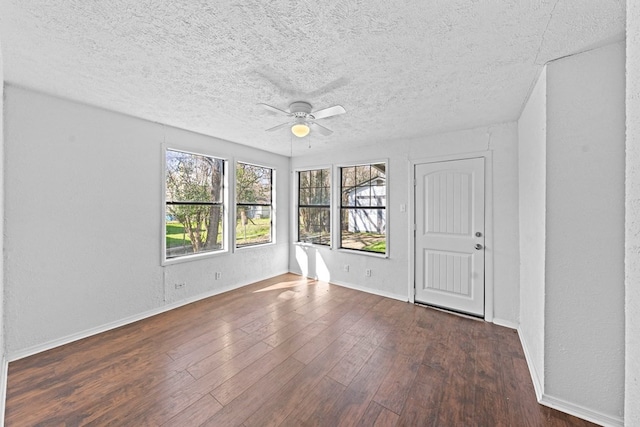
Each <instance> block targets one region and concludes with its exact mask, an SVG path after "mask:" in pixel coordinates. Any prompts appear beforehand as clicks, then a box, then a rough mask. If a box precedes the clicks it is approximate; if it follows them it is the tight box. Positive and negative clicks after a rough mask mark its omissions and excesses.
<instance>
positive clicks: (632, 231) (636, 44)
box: [624, 1, 640, 426]
mask: <svg viewBox="0 0 640 427" xmlns="http://www.w3.org/2000/svg"><path fill="white" fill-rule="evenodd" d="M625 239H626V258H625V269H626V271H625V273H626V280H625V281H626V357H625V362H626V363H625V369H626V373H625V379H626V383H625V405H624V411H625V421H626V424H627V425H629V426H638V425H640V405H639V404H638V402H640V3H638V2H634V1H629V2H627V162H626V232H625Z"/></svg>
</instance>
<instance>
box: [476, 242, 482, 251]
mask: <svg viewBox="0 0 640 427" xmlns="http://www.w3.org/2000/svg"><path fill="white" fill-rule="evenodd" d="M474 247H475V248H476V250H477V251H479V250H480V249H482V245H481V244H480V243H476V245H475V246H474Z"/></svg>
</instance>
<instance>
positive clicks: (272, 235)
mask: <svg viewBox="0 0 640 427" xmlns="http://www.w3.org/2000/svg"><path fill="white" fill-rule="evenodd" d="M239 163H242V164H245V165H249V166H255V167H259V168H264V169H269V171H270V172H271V179H270V185H271V191H270V195H271V200H270V202H271V203H270V204H266V203H244V202H242V203H239V202H238V182H237V176H238V175H237V174H238V164H239ZM233 183H234V185H233V206H234V210H233V224H234V226H233V231H232V234H233V236H232V240H233V249H234V250H244V249H249V248H258V247H263V246H268V245H275V244H276V217H275V215H276V168H275V167H273V166H269V165H263V164H258V163H255V162H250V161H244V160H237V159H235V160H234V162H233ZM238 206H269V219H270V226H269V241H268V242H263V243H250V244H245V245H238V238H237V224H238V223H237V221H238Z"/></svg>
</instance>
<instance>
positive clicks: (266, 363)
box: [5, 274, 593, 427]
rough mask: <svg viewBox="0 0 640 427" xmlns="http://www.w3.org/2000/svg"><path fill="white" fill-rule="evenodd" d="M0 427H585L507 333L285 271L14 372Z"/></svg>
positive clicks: (17, 366)
mask: <svg viewBox="0 0 640 427" xmlns="http://www.w3.org/2000/svg"><path fill="white" fill-rule="evenodd" d="M5 422H6V425H7V426H36V425H37V426H54V425H55V426H58V425H67V426H79V425H117V426H246V427H250V426H316V425H317V426H589V425H593V424H590V423H588V422H586V421H583V420H580V419H578V418H575V417H572V416H569V415H566V414H563V413H561V412H558V411H554V410H552V409H549V408H546V407H543V406H540V405H538V404H537V402H536V399H535V394H534V390H533V385H532V383H531V379H530V376H529V373H528V370H527V364H526V361H525V359H524V356H523V353H522V348H521V346H520V342H519V339H518V336H517V334H516V332H515V331H513V330H510V329H507V328H502V327H499V326H496V325H493V324H489V323H485V322H482V321H478V320H472V319H466V318H462V317H459V316H454V315H451V314H448V313H444V312H441V311H437V310H433V309H429V308H425V307H419V306H414V305H411V304H408V303H404V302H400V301H395V300H392V299H388V298H383V297H380V296H376V295H370V294H367V293H363V292H358V291H355V290H351V289H347V288H343V287H339V286H335V285H329V284H327V283H321V282H316V281H312V280H307V279H303V278H301V277H300V276H296V275H293V274H286V275H282V276H278V277H274V278H272V279H268V280H264V281H261V282H258V283H255V284H252V285H250V286H246V287H244V288H242V289H238V290H235V291H232V292H227V293H225V294H221V295H218V296H215V297H211V298H208V299H206V300H202V301H199V302H196V303H193V304H190V305H187V306H184V307H181V308H179V309H176V310H172V311H170V312H167V313H164V314H161V315H157V316H154V317H152V318H149V319H146V320H143V321H140V322H136V323H134V324H131V325H127V326H124V327H122V328H118V329H115V330H112V331H109V332H106V333H103V334H100V335H96V336H93V337H90V338H87V339H84V340H81V341H77V342H74V343H71V344H68V345H65V346H62V347H59V348H55V349H53V350H50V351H47V352H44V353H41V354H38V355H35V356H32V357H28V358H25V359H21V360H18V361H15V362H12V363H10V364H9V375H8V388H7V404H6V417H5Z"/></svg>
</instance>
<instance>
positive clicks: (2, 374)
mask: <svg viewBox="0 0 640 427" xmlns="http://www.w3.org/2000/svg"><path fill="white" fill-rule="evenodd" d="M4 335H5V331H4V65H3V62H2V43H0V420H4V403H5V395H6V391H7V390H6V384H7V370H6V369H7V366H6V352H5V343H4ZM2 425H4V421H0V426H2Z"/></svg>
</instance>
